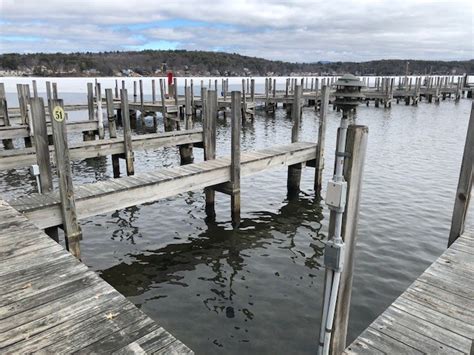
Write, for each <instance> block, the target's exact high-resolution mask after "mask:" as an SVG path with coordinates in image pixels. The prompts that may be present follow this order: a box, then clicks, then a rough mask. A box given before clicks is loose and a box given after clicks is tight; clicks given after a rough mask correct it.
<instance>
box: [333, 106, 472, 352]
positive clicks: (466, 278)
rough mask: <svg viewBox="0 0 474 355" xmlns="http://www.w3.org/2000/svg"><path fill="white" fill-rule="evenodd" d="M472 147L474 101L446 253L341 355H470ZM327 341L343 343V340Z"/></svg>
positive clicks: (342, 347)
mask: <svg viewBox="0 0 474 355" xmlns="http://www.w3.org/2000/svg"><path fill="white" fill-rule="evenodd" d="M473 147H474V103H473V104H472V107H471V116H470V120H469V125H468V129H467V135H466V143H465V145H464V153H463V158H462V163H461V169H460V173H459V180H458V187H457V189H456V194H455V196H456V197H455V201H454V209H453V217H452V219H451V229H450V232H449V240H448V249H447V250H446V251H445V252H444V253H443V254H442V255H441V256H440V257H439V258H438V259H437V260H436V261H435V262H434V263H433V264H432V265H431V266H430V267H429V268H428V269H426V270H425V272H424V273H423V274H422V275H421V276H420V277H419V278H418V279H416V280H415V282H413V284H412V285H411V286H410V287H408V289H407V290H406V291H405V292H404V293H403V294H402V295H401V296H400V297H398V298H397V299H396V300H395V302H393V303H392V304H391V305H390V307H389V308H388V309H387V310H386V311H385V312H384V313H382V315H380V316H379V317H378V318H377V319H376V320H375V321H374V322H373V323H372V324H371V325H370V326H369V327H368V328H367V329H366V330H365V331H364V332H362V334H361V335H359V337H358V338H357V339H356V340H355V341H354V342H353V343H352V344H350V345H349V346H348V347H347V348H346V349H345V351H344V353H345V354H393V353H397V354H418V353H419V354H427V353H428V354H473V352H474V311H473V310H474V282H473V280H474V228H471V229H467V230H466V229H465V222H466V216H467V215H468V211H469V202H470V200H471V197H472V192H473V191H472V185H473V178H474V148H473ZM333 343H339V344H345V339H336V341H333ZM342 349H344V345H342V346H341V351H342ZM341 351H336V353H340V352H341Z"/></svg>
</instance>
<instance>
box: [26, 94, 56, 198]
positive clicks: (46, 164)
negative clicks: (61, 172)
mask: <svg viewBox="0 0 474 355" xmlns="http://www.w3.org/2000/svg"><path fill="white" fill-rule="evenodd" d="M31 114H32V118H33V119H32V124H33V132H34V134H33V142H34V145H35V154H36V163H37V164H38V167H39V172H40V175H39V177H40V191H39V192H40V193H45V192H50V191H52V189H53V182H52V173H51V162H50V158H49V144H48V133H47V129H46V113H45V109H44V101H43V98H41V97H36V98H33V99H32V100H31Z"/></svg>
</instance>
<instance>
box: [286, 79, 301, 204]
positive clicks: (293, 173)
mask: <svg viewBox="0 0 474 355" xmlns="http://www.w3.org/2000/svg"><path fill="white" fill-rule="evenodd" d="M301 90H302V87H301V86H300V85H296V86H295V93H294V99H293V105H292V108H291V119H292V121H293V128H292V130H291V143H296V142H297V141H298V135H299V132H300V119H301V107H300V106H301V96H302V95H301ZM301 169H302V166H301V163H299V164H293V165H290V166H289V167H288V181H287V189H288V195H290V196H291V195H295V194H298V192H299V191H300V181H301Z"/></svg>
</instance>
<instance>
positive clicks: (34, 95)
mask: <svg viewBox="0 0 474 355" xmlns="http://www.w3.org/2000/svg"><path fill="white" fill-rule="evenodd" d="M31 85H32V86H33V97H35V98H36V97H38V86H37V85H36V80H32V81H31Z"/></svg>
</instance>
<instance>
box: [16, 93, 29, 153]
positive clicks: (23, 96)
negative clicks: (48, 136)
mask: <svg viewBox="0 0 474 355" xmlns="http://www.w3.org/2000/svg"><path fill="white" fill-rule="evenodd" d="M16 89H17V93H18V104H19V107H20V116H21V124H22V125H25V126H27V127H28V129H29V128H30V127H29V125H28V123H29V121H28V102H29V89H28V92H27V87H26V85H22V84H17V85H16ZM24 141H25V147H27V148H29V147H31V137H25V138H24Z"/></svg>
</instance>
